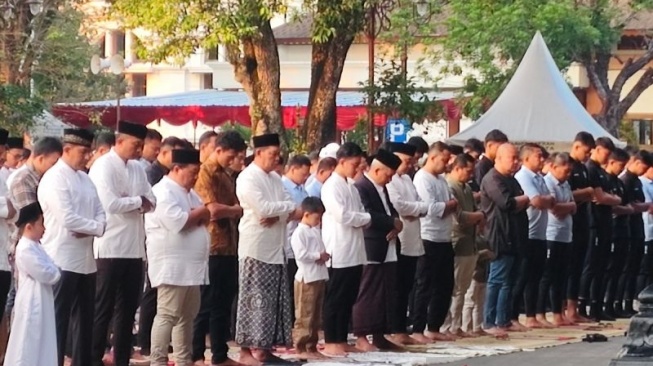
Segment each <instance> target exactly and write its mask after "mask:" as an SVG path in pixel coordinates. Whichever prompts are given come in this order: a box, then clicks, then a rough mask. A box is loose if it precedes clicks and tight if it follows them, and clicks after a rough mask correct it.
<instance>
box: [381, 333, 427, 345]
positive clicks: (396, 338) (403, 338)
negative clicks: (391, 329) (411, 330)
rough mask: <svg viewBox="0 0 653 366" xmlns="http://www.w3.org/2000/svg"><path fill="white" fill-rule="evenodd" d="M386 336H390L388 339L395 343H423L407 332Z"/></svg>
mask: <svg viewBox="0 0 653 366" xmlns="http://www.w3.org/2000/svg"><path fill="white" fill-rule="evenodd" d="M386 338H389V339H388V340H389V341H390V342H393V343H395V344H402V345H404V346H410V345H417V344H421V343H420V342H418V341H417V340H416V339H414V338H412V337H411V336H409V335H408V334H405V333H401V334H393V335H391V336H389V337H386Z"/></svg>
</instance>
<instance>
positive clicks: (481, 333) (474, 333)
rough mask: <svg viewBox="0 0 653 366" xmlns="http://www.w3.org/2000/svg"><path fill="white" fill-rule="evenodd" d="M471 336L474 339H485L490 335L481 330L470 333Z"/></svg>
mask: <svg viewBox="0 0 653 366" xmlns="http://www.w3.org/2000/svg"><path fill="white" fill-rule="evenodd" d="M472 334H473V335H475V336H476V337H485V336H489V335H490V333H488V332H486V331H484V330H483V329H479V330H475V331H473V332H472Z"/></svg>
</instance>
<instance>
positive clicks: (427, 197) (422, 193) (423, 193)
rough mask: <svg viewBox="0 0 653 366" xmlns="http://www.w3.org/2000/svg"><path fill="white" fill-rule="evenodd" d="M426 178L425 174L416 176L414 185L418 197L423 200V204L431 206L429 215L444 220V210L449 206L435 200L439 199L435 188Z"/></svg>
mask: <svg viewBox="0 0 653 366" xmlns="http://www.w3.org/2000/svg"><path fill="white" fill-rule="evenodd" d="M426 174H428V173H426ZM425 178H426V177H424V176H423V174H419V175H417V176H415V180H414V181H413V184H414V185H415V189H416V190H417V195H418V196H419V198H421V199H422V201H423V202H426V203H427V204H428V205H429V210H428V214H427V215H429V216H435V217H437V218H442V217H443V216H444V209H445V208H446V207H447V204H446V202H438V201H436V200H435V198H436V197H437V192H436V190H435V187H434V186H433V185H432V184H429V183H428V182H427V181H426V179H425Z"/></svg>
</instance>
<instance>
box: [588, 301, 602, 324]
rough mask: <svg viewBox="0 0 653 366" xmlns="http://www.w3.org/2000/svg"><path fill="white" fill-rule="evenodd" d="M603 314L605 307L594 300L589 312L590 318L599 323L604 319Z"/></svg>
mask: <svg viewBox="0 0 653 366" xmlns="http://www.w3.org/2000/svg"><path fill="white" fill-rule="evenodd" d="M601 315H603V309H602V306H601V304H599V303H597V302H592V303H591V304H590V313H589V316H588V318H590V319H591V320H592V321H595V322H597V323H598V322H600V321H601V320H603V319H602V317H601Z"/></svg>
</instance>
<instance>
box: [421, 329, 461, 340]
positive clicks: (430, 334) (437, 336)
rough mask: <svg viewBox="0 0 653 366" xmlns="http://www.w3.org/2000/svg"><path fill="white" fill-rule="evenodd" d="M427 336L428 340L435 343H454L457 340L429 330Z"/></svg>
mask: <svg viewBox="0 0 653 366" xmlns="http://www.w3.org/2000/svg"><path fill="white" fill-rule="evenodd" d="M425 335H426V337H427V338H430V339H432V340H434V341H444V342H453V341H455V340H456V338H455V337H453V336H451V335H448V334H442V333H440V332H431V331H428V330H427V331H426V333H425Z"/></svg>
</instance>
